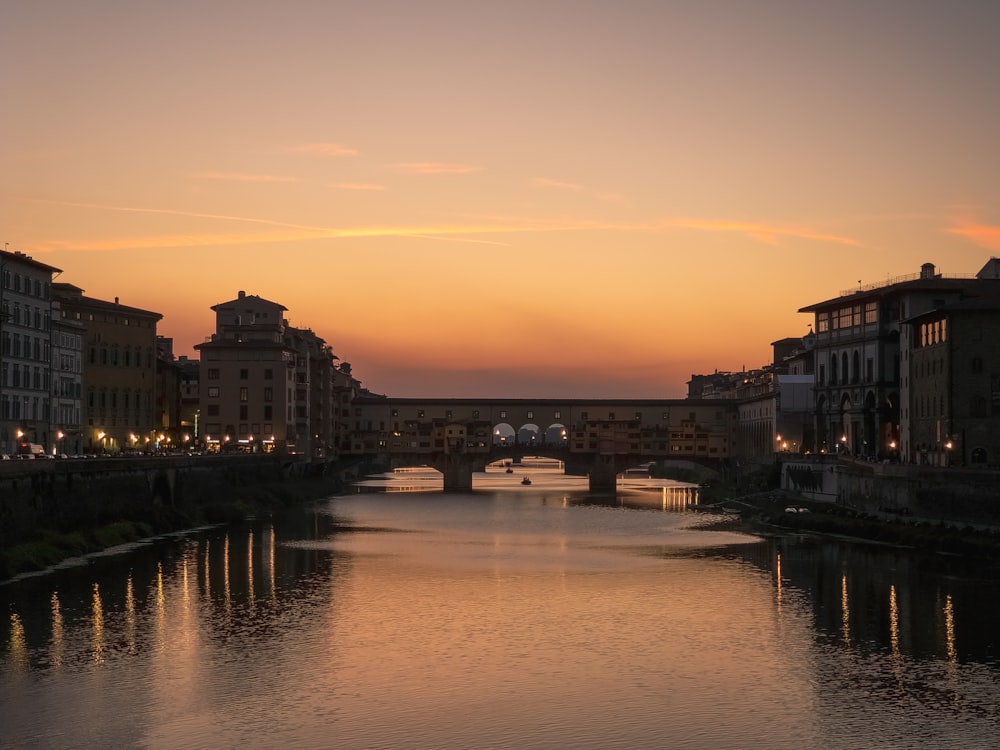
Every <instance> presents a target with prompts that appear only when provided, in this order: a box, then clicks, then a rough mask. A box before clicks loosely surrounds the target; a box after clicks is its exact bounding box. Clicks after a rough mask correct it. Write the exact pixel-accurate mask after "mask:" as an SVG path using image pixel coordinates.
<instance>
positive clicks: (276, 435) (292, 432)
mask: <svg viewBox="0 0 1000 750" xmlns="http://www.w3.org/2000/svg"><path fill="white" fill-rule="evenodd" d="M212 310H213V311H214V312H215V333H213V334H212V336H211V337H210V339H209V340H208V341H206V342H204V343H202V344H198V345H197V346H195V349H196V350H197V351H198V353H199V356H200V368H199V376H198V392H199V402H200V404H201V406H200V408H201V419H202V429H201V432H202V435H203V439H204V442H205V443H207V444H208V445H209V446H210V447H212V448H213V449H216V450H223V451H225V450H235V449H237V448H239V449H242V450H247V451H256V450H273V449H279V450H287V451H290V452H297V451H298V442H299V435H298V433H297V431H296V424H295V418H294V414H293V407H294V403H295V402H294V399H295V380H296V375H295V373H296V351H295V348H294V347H293V346H292V345H291V344H290V343H289V342H286V329H287V328H288V325H287V323H286V321H285V319H284V313H285V312H286V311H287V308H286V307H285V306H284V305H280V304H278V303H277V302H271V301H269V300H266V299H264V298H263V297H259V296H257V295H255V294H250V295H248V294H247V293H246V292H243V291H241V292H239V294H238V296H237V298H236V299H234V300H230V301H228V302H221V303H219V304H217V305H214V306H213V307H212Z"/></svg>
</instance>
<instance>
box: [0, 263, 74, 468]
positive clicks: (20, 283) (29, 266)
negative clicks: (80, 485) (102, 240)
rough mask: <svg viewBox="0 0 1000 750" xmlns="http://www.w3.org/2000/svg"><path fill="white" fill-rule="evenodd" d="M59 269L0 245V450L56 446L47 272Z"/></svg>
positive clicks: (48, 449) (10, 451)
mask: <svg viewBox="0 0 1000 750" xmlns="http://www.w3.org/2000/svg"><path fill="white" fill-rule="evenodd" d="M58 273H61V271H60V269H58V268H55V267H53V266H50V265H47V264H45V263H40V262H38V261H36V260H34V259H32V258H31V257H30V256H28V255H25V254H24V253H20V252H7V251H6V250H4V251H0V309H2V314H0V341H2V343H0V452H2V453H4V454H5V455H9V454H13V453H17V452H18V450H19V448H20V446H21V445H22V444H26V443H34V444H37V445H41V446H43V448H44V449H45V451H46V453H50V454H51V453H52V452H53V451H54V450H55V442H56V439H55V437H54V433H53V430H52V400H51V390H52V385H51V379H52V373H51V367H52V357H51V344H52V342H51V334H52V331H51V325H50V323H51V316H52V305H51V301H52V278H53V274H58Z"/></svg>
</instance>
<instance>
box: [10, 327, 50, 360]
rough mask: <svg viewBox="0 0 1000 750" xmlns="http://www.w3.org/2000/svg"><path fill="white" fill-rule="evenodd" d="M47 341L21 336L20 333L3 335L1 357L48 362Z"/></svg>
mask: <svg viewBox="0 0 1000 750" xmlns="http://www.w3.org/2000/svg"><path fill="white" fill-rule="evenodd" d="M49 351H50V348H49V340H48V339H47V338H42V337H40V336H28V335H24V336H22V335H21V334H20V333H10V332H9V331H4V333H3V355H4V356H5V357H17V358H19V359H35V360H38V361H39V362H48V361H49Z"/></svg>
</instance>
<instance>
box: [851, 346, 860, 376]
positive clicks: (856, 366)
mask: <svg viewBox="0 0 1000 750" xmlns="http://www.w3.org/2000/svg"><path fill="white" fill-rule="evenodd" d="M851 382H852V383H860V382H861V355H860V354H858V350H857V349H855V350H854V361H853V363H852V367H851Z"/></svg>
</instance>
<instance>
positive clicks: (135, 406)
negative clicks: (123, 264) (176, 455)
mask: <svg viewBox="0 0 1000 750" xmlns="http://www.w3.org/2000/svg"><path fill="white" fill-rule="evenodd" d="M52 290H53V296H54V297H55V298H56V299H58V301H59V308H60V310H61V316H62V317H63V318H65V319H68V320H72V321H77V322H79V323H81V324H82V325H83V328H84V331H85V333H84V341H83V388H82V390H83V398H82V402H83V403H82V411H83V418H82V423H83V424H82V432H83V435H82V436H81V437H82V443H83V447H84V449H85V450H86V451H87V452H88V453H119V452H121V451H128V450H154V449H156V448H157V447H163V446H161V445H159V443H160V438H159V433H158V432H157V431H156V419H155V388H156V324H157V322H158V321H160V320H161V319H162V318H163V316H162V315H161V314H160V313H157V312H151V311H149V310H142V309H140V308H138V307H129V306H127V305H123V304H121V303H120V302H119V300H118V298H117V297H115V301H114V302H106V301H104V300H99V299H94V298H93V297H86V296H84V294H83V290H82V289H80V288H79V287H76V286H73V285H72V284H64V283H59V284H53V285H52Z"/></svg>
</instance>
